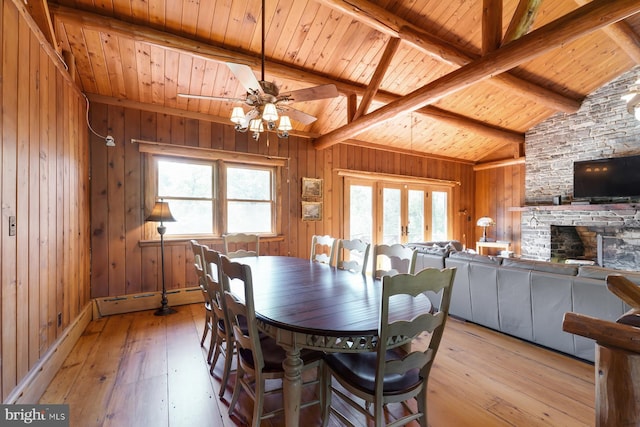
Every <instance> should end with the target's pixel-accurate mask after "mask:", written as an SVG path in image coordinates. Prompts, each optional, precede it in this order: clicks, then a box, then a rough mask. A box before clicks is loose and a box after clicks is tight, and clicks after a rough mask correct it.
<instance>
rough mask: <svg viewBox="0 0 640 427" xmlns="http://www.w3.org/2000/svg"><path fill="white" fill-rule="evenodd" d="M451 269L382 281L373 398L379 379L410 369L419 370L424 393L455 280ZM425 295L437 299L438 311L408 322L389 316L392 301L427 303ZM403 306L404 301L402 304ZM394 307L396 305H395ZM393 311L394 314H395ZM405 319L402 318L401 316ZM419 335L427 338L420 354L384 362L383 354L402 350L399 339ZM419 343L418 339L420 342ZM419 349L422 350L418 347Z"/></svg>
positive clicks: (396, 315)
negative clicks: (438, 301)
mask: <svg viewBox="0 0 640 427" xmlns="http://www.w3.org/2000/svg"><path fill="white" fill-rule="evenodd" d="M455 273H456V269H455V268H445V269H443V270H438V269H436V268H427V269H424V270H422V271H420V272H419V273H417V274H415V275H414V274H397V275H395V276H384V277H383V278H382V303H381V314H380V326H379V330H378V334H379V341H378V343H379V344H378V350H377V352H378V356H377V365H376V385H375V387H376V394H377V395H379V396H381V395H382V387H383V381H382V380H381V381H378V378H380V379H383V378H384V376H385V375H389V374H393V373H397V374H400V375H402V374H403V373H406V372H408V371H411V370H412V369H419V370H420V377H421V378H423V380H424V381H423V387H424V389H425V390H426V386H427V385H426V383H427V379H428V378H429V372H430V371H431V366H432V364H433V360H434V358H435V356H436V353H437V351H438V347H439V346H440V341H441V339H442V333H443V332H444V326H445V323H446V321H447V317H448V313H449V304H450V301H451V289H452V286H453V279H454V277H455ZM427 292H435V293H438V294H440V295H441V298H440V307H439V308H437V309H432V310H431V311H425V312H424V313H422V314H420V315H419V316H416V317H414V318H412V319H407V318H403V317H402V313H400V315H398V313H396V312H394V313H393V318H391V316H390V312H391V311H393V310H391V309H390V307H393V304H394V298H401V299H402V298H412V299H414V300H417V299H424V300H427V299H428V298H427V296H426V295H425V294H426V293H427ZM402 303H403V304H404V300H402ZM395 304H396V307H397V306H398V302H396V303H395ZM396 311H397V310H396ZM405 317H406V316H405ZM423 332H428V333H430V334H431V336H430V341H429V345H428V346H427V347H426V348H425V349H424V351H420V350H416V351H411V352H410V353H408V354H406V355H404V357H402V358H397V359H394V358H388V357H387V354H388V353H387V352H388V351H389V350H392V351H393V349H396V348H398V347H402V348H406V347H405V346H404V342H403V340H402V339H398V338H399V337H406V338H410V339H412V340H413V339H414V338H416V337H418V336H420V334H422V333H423ZM421 339H422V338H421ZM421 348H422V347H421Z"/></svg>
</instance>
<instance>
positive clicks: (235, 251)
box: [222, 233, 260, 258]
mask: <svg viewBox="0 0 640 427" xmlns="http://www.w3.org/2000/svg"><path fill="white" fill-rule="evenodd" d="M222 237H223V239H224V254H225V255H226V256H227V257H229V258H242V257H250V256H258V255H260V236H258V235H257V234H245V233H232V234H225V235H224V236H222Z"/></svg>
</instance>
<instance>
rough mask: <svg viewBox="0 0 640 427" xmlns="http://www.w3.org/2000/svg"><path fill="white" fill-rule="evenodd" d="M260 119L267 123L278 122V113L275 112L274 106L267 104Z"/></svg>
mask: <svg viewBox="0 0 640 427" xmlns="http://www.w3.org/2000/svg"><path fill="white" fill-rule="evenodd" d="M262 119H263V120H266V121H268V122H275V121H276V120H278V111H277V110H276V106H275V105H274V104H271V103H269V104H266V105H265V106H264V111H263V112H262Z"/></svg>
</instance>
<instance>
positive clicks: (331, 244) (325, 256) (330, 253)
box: [310, 235, 336, 265]
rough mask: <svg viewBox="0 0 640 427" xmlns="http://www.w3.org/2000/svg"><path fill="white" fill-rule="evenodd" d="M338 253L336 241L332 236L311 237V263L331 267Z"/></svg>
mask: <svg viewBox="0 0 640 427" xmlns="http://www.w3.org/2000/svg"><path fill="white" fill-rule="evenodd" d="M335 252H336V239H335V238H333V237H331V236H326V235H325V236H313V237H311V258H310V259H311V261H316V262H321V263H324V264H329V265H331V264H332V263H333V257H334V254H335Z"/></svg>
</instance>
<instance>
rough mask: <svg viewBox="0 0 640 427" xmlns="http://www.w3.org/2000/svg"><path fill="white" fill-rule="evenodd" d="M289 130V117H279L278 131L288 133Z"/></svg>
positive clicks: (290, 127) (291, 127)
mask: <svg viewBox="0 0 640 427" xmlns="http://www.w3.org/2000/svg"><path fill="white" fill-rule="evenodd" d="M291 129H293V126H291V119H290V118H289V116H280V125H279V126H278V130H279V131H283V132H288V131H290V130H291Z"/></svg>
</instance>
